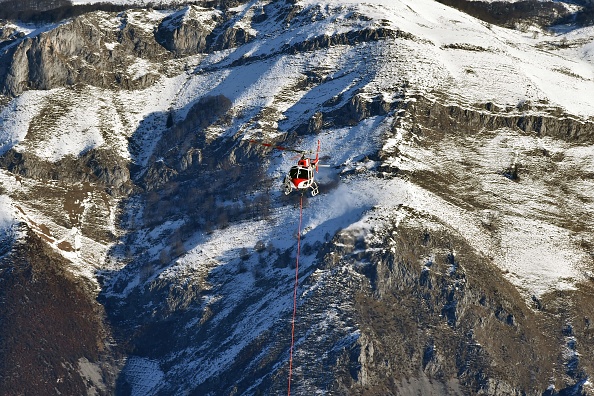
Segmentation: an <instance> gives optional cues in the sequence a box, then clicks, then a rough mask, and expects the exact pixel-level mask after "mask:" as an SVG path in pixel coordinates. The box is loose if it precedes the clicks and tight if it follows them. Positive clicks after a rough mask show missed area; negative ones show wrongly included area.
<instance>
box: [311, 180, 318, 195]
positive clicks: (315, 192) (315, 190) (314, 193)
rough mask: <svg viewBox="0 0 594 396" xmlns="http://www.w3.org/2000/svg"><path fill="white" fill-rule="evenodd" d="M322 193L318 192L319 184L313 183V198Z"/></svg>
mask: <svg viewBox="0 0 594 396" xmlns="http://www.w3.org/2000/svg"><path fill="white" fill-rule="evenodd" d="M319 192H320V191H319V190H318V184H317V183H316V182H313V183H312V184H311V196H312V197H315V196H316V195H318V193H319Z"/></svg>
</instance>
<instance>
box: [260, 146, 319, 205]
mask: <svg viewBox="0 0 594 396" xmlns="http://www.w3.org/2000/svg"><path fill="white" fill-rule="evenodd" d="M250 143H257V144H261V145H263V146H266V147H272V148H273V149H276V150H283V151H292V152H295V153H299V154H301V157H300V158H299V160H298V161H297V165H293V166H292V167H291V169H289V172H288V173H287V174H286V175H285V178H284V180H283V191H284V193H285V195H289V194H291V192H292V191H293V190H297V191H300V192H301V193H302V194H303V193H304V192H305V191H307V190H308V189H311V196H312V197H315V196H316V195H318V193H319V192H320V191H319V189H318V184H317V183H316V181H315V180H314V170H315V171H316V172H318V169H319V166H320V165H319V161H320V159H319V155H320V141H319V140H318V148H317V150H316V151H315V153H316V157H315V158H308V157H306V155H307V154H311V153H312V152H311V151H304V150H295V149H290V148H287V147H283V146H275V145H274V144H272V143H262V142H258V141H255V140H250Z"/></svg>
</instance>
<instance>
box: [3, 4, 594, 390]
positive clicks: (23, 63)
mask: <svg viewBox="0 0 594 396" xmlns="http://www.w3.org/2000/svg"><path fill="white" fill-rule="evenodd" d="M7 29H11V30H12V31H13V33H12V36H11V38H10V39H7V41H6V42H7V43H6V44H5V45H4V47H2V48H3V51H4V52H3V55H2V58H1V60H0V61H1V62H2V64H3V65H7V66H9V67H8V68H6V69H5V70H6V71H5V72H3V73H2V74H1V75H0V77H1V79H2V82H3V92H4V93H5V94H6V96H5V97H4V99H3V101H2V102H3V103H4V105H3V107H2V109H1V110H0V111H1V112H0V145H1V146H0V154H1V158H0V163H1V164H2V170H1V171H0V181H1V183H2V187H3V191H2V192H3V194H4V195H5V196H6V197H5V198H3V199H2V200H0V208H1V210H0V213H1V214H2V216H0V230H5V231H1V232H3V234H2V235H9V234H10V235H11V238H12V239H15V240H17V241H18V240H21V241H23V240H26V238H30V237H37V238H39V239H40V240H41V241H43V243H45V244H46V245H48V246H50V247H51V249H53V251H55V252H56V253H58V254H59V255H60V256H61V257H62V258H63V259H65V260H66V261H67V262H69V263H71V265H69V266H68V270H69V271H71V272H72V273H74V274H75V275H76V276H80V277H82V279H89V280H91V282H93V285H94V286H93V287H92V288H91V287H90V288H89V289H88V292H89V293H91V295H94V296H96V297H97V298H98V301H100V302H101V303H102V304H103V306H104V307H105V310H106V314H107V318H106V323H109V324H110V326H111V328H112V331H113V335H114V337H115V339H116V340H117V341H118V343H119V347H120V348H121V349H118V348H117V346H116V347H113V348H114V350H115V349H118V351H119V352H118V353H121V354H123V355H124V356H125V357H126V359H125V363H123V364H124V368H123V370H122V371H121V373H120V374H119V377H118V379H117V381H115V380H114V383H109V381H110V380H109V379H106V380H105V382H106V384H105V385H104V387H105V388H106V389H107V388H110V387H117V389H118V391H119V392H122V393H125V394H133V395H151V394H201V395H207V394H208V395H210V394H212V395H215V394H227V393H229V394H246V395H251V394H280V393H285V392H286V387H287V374H288V354H289V348H290V336H291V334H290V321H291V313H292V304H293V281H294V274H295V264H296V259H297V257H296V253H297V238H296V234H297V232H298V224H299V222H300V218H299V213H300V211H299V204H300V197H299V195H298V194H297V195H292V196H289V197H286V196H284V195H283V194H282V192H281V188H280V181H281V180H282V178H283V177H284V173H285V172H286V171H287V169H288V168H289V167H290V166H291V165H292V164H293V163H294V161H295V159H294V158H292V157H291V155H286V153H283V152H280V151H270V150H269V149H267V148H266V147H264V146H261V145H258V144H253V143H250V141H251V140H257V141H262V142H282V144H283V145H284V146H288V147H294V148H298V149H304V150H310V149H314V148H315V147H316V145H317V141H320V142H321V146H322V152H321V158H322V163H324V164H327V165H330V167H329V168H320V172H319V173H318V174H316V177H317V178H318V181H319V184H320V194H319V195H317V196H315V197H309V196H305V197H303V202H304V208H303V218H302V229H301V240H302V245H301V250H300V253H301V254H300V257H299V288H298V307H297V325H296V343H295V348H296V349H295V350H296V355H295V360H294V373H293V385H292V389H293V390H294V392H296V394H365V395H369V394H378V395H379V394H418V393H419V392H421V393H422V394H446V393H448V394H450V393H451V394H475V393H480V392H483V393H486V394H493V395H495V394H539V395H540V394H543V393H545V392H549V393H548V394H555V393H554V392H555V389H557V390H559V389H564V391H565V392H568V393H569V394H572V393H571V392H574V394H581V393H579V392H582V393H584V394H590V393H592V392H593V389H592V385H591V382H590V378H591V375H592V373H593V371H594V349H592V347H591V345H592V343H591V341H592V336H593V335H592V332H591V329H590V323H591V322H590V321H591V312H590V311H589V306H590V305H589V304H591V302H592V297H593V293H592V278H593V276H594V275H593V274H594V263H593V262H592V254H593V251H592V246H593V244H594V241H593V237H592V229H593V228H594V227H593V226H594V224H593V220H592V219H593V216H592V214H593V212H594V204H593V202H594V200H593V198H594V197H593V193H592V191H594V190H593V189H592V184H593V183H592V180H593V179H592V175H593V174H594V171H593V164H594V163H593V159H592V155H593V152H594V151H593V149H592V145H593V144H594V123H593V116H594V114H593V113H594V107H593V106H592V103H594V58H592V53H591V52H592V48H591V47H592V40H593V38H594V30H593V29H592V28H581V29H577V28H576V29H574V30H570V31H568V32H566V33H563V34H553V33H549V32H546V31H541V30H537V29H536V28H533V30H531V31H524V32H522V31H516V30H509V29H504V28H501V27H497V26H494V25H490V24H486V23H484V22H481V21H478V20H476V19H474V18H472V17H470V16H468V15H466V14H464V13H462V12H460V11H457V10H454V9H452V8H449V7H446V6H444V5H442V4H440V3H437V2H435V1H432V0H415V1H408V0H402V1H388V0H372V1H367V2H365V3H360V2H355V1H325V2H321V1H314V0H311V1H310V0H299V1H284V2H269V1H251V2H245V3H243V4H240V5H234V6H233V7H232V8H225V7H224V6H222V7H220V8H217V9H213V8H206V7H199V6H187V7H184V8H181V9H179V10H169V11H155V10H140V9H136V10H129V11H125V12H122V13H119V14H111V13H106V12H95V13H90V14H86V15H83V16H81V17H78V18H76V19H75V20H72V21H65V22H63V23H59V24H56V25H53V26H51V27H32V26H27V27H26V30H25V28H24V27H23V26H21V25H19V24H12V25H10V26H7ZM19 31H22V32H23V34H19V33H18V32H19ZM16 223H21V224H24V225H26V227H25V229H26V230H28V231H26V232H25V233H24V234H19V233H17V232H16V230H17V226H16ZM12 239H11V240H12ZM6 240H8V239H6ZM3 251H6V252H8V253H9V252H10V248H9V247H8V248H3V245H0V254H5V253H2V252H3ZM14 260H15V258H14V257H13V256H11V255H10V254H8V255H5V256H3V264H2V265H3V268H8V267H9V266H10V265H12V263H13V262H14ZM93 293H95V294H93ZM494 334H497V337H494ZM110 351H111V349H109V348H108V352H109V353H111V352H110ZM526 356H530V357H531V361H530V362H526V361H525V357H526ZM105 359H107V358H105ZM96 360H97V361H98V360H100V359H99V358H96ZM93 363H97V362H93ZM520 363H522V365H521V366H518V364H520ZM97 364H99V363H97ZM102 364H104V365H105V364H106V363H105V362H103V363H102ZM83 366H84V365H83ZM81 367H82V366H81V365H80V364H79V366H77V368H75V369H73V372H76V371H77V370H78V371H77V372H78V375H79V376H82V377H85V374H84V373H83V374H81V373H82V371H83V370H82V369H81ZM84 367H86V366H84ZM102 367H103V366H102ZM112 367H113V370H117V369H118V367H119V365H118V364H112ZM91 371H92V370H91ZM85 373H87V377H88V370H87V371H85ZM92 382H93V384H94V385H93V389H95V390H96V389H100V388H101V386H99V385H97V382H98V381H97V380H95V381H92ZM588 392H590V393H588Z"/></svg>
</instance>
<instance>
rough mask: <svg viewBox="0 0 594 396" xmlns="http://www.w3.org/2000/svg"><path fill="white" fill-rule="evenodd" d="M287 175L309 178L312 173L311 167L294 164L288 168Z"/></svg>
mask: <svg viewBox="0 0 594 396" xmlns="http://www.w3.org/2000/svg"><path fill="white" fill-rule="evenodd" d="M289 177H290V178H291V179H311V178H312V177H313V173H312V171H311V169H307V168H302V167H299V166H294V167H292V168H291V169H290V170H289Z"/></svg>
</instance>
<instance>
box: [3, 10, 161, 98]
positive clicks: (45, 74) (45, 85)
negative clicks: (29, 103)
mask: <svg viewBox="0 0 594 396" xmlns="http://www.w3.org/2000/svg"><path fill="white" fill-rule="evenodd" d="M129 12H132V11H129ZM145 12H148V11H145ZM106 16H107V14H105V13H91V14H87V15H85V16H82V17H79V18H76V19H75V20H74V21H72V22H70V23H64V24H62V25H60V26H58V27H57V28H55V29H53V30H50V31H48V32H45V33H41V34H39V35H38V36H35V37H32V38H25V39H22V40H21V41H20V42H18V43H17V42H15V43H14V44H13V45H12V46H11V47H10V48H9V49H7V50H6V51H5V52H4V53H3V54H2V55H1V58H0V63H1V64H2V65H3V66H4V67H2V69H1V71H0V87H1V92H2V93H3V94H6V95H12V96H17V95H19V94H20V93H22V92H23V91H25V90H28V89H52V88H56V87H62V86H70V85H75V84H88V85H93V86H98V87H112V86H116V87H120V88H125V89H134V88H142V87H146V86H148V85H150V84H152V83H154V81H155V80H156V79H158V78H159V74H158V73H150V72H149V73H146V74H143V75H142V76H141V77H142V78H139V76H137V75H135V74H134V73H129V72H127V70H128V68H129V67H130V66H131V65H132V64H133V62H135V59H136V58H146V59H149V60H157V59H159V60H161V61H162V60H163V59H164V58H165V59H166V58H167V57H169V56H170V55H169V53H168V52H167V51H166V50H165V49H164V48H163V47H161V46H160V45H159V44H158V43H156V42H155V40H154V37H153V35H152V31H148V32H147V31H145V30H143V28H142V26H140V25H138V24H135V23H134V20H129V19H130V18H129V15H128V14H126V13H123V14H121V16H120V18H119V19H117V23H119V28H117V29H116V28H114V29H109V28H106V27H105V25H102V22H101V21H102V19H105V17H106ZM113 18H115V16H113ZM136 18H138V16H136ZM113 22H114V23H115V22H116V21H113Z"/></svg>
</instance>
